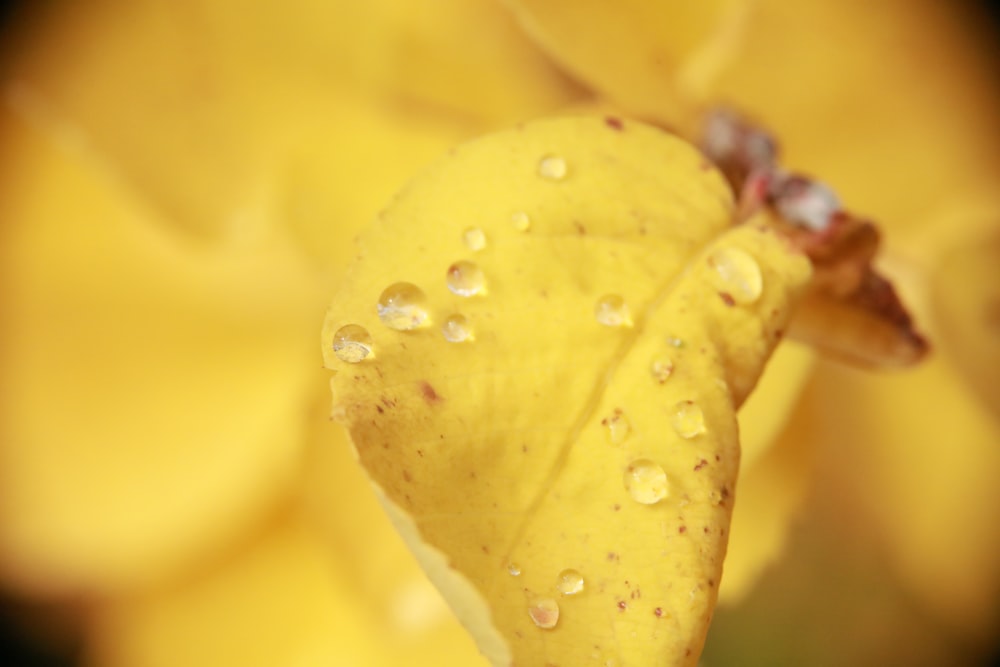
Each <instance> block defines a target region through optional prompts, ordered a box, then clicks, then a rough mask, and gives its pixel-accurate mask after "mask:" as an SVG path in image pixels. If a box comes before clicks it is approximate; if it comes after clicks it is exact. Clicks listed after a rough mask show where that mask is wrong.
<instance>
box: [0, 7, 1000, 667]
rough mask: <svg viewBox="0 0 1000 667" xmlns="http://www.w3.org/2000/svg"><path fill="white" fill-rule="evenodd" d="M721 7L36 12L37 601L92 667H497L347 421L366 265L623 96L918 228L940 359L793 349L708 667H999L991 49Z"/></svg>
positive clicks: (890, 236) (11, 64)
mask: <svg viewBox="0 0 1000 667" xmlns="http://www.w3.org/2000/svg"><path fill="white" fill-rule="evenodd" d="M689 4H691V3H679V2H678V3H659V4H654V3H643V2H639V1H636V2H614V1H611V0H608V1H606V2H599V1H594V2H588V3H558V2H530V1H528V0H523V1H521V0H518V1H513V0H512V1H511V2H510V3H509V6H508V5H501V4H496V3H493V2H487V1H484V0H447V1H446V2H438V3H435V5H434V8H433V9H428V8H427V7H425V6H418V5H417V4H416V3H409V2H406V1H405V0H378V1H376V2H369V3H348V2H339V1H338V2H330V3H325V2H317V1H310V0H295V1H294V2H284V3H271V2H265V1H259V2H257V1H255V2H251V3H236V2H231V1H229V0H226V1H223V2H198V1H197V0H185V1H183V2H165V1H162V2H161V1H158V0H148V1H144V2H139V3H124V2H113V1H111V0H107V1H105V2H96V3H88V5H87V6H81V5H79V4H71V3H66V2H57V3H49V4H48V5H47V6H46V7H45V8H44V9H38V10H35V11H34V13H31V14H26V19H27V20H26V21H25V22H24V23H23V24H22V25H21V26H20V28H19V32H18V33H16V34H14V35H12V36H11V38H10V39H8V53H7V55H6V58H5V60H4V64H5V67H4V70H3V94H4V101H3V110H2V116H0V135H2V137H3V142H4V146H5V151H4V155H3V157H2V159H0V165H2V166H0V169H2V177H0V226H2V227H0V235H2V238H0V271H2V272H3V276H2V278H0V308H2V311H0V360H2V361H0V363H2V368H3V374H4V380H3V383H4V389H3V392H0V577H2V583H3V586H4V588H5V589H6V590H7V591H9V592H10V593H11V594H16V595H20V596H23V597H26V598H30V599H33V600H43V601H46V602H48V603H51V604H52V605H53V606H54V607H55V606H61V607H70V608H72V609H73V610H75V611H77V612H78V613H79V619H80V632H81V633H82V637H83V642H84V646H85V650H84V653H85V661H86V662H87V663H89V664H93V665H102V666H110V667H113V666H115V665H123V666H124V665H130V666H137V667H145V666H147V665H148V666H154V665H177V664H185V665H201V664H205V665H208V664H212V665H218V664H242V665H257V664H259V665H279V664H280V665H313V664H316V665H320V664H355V665H382V664H404V663H405V664H434V665H440V664H455V665H459V664H461V665H467V664H475V663H476V661H477V660H478V658H476V651H475V648H474V647H473V645H472V642H471V640H470V639H469V638H468V637H466V636H465V635H464V633H463V632H462V631H461V629H460V628H459V626H458V624H457V622H456V621H455V619H454V618H453V617H452V616H451V614H450V612H449V611H448V610H447V609H446V607H445V606H444V604H443V603H442V602H441V600H440V598H439V597H438V596H437V593H436V592H435V591H433V589H432V588H430V586H429V584H428V583H427V582H426V580H425V579H424V578H423V575H422V574H421V573H420V571H419V569H418V568H417V566H416V565H415V563H414V561H413V560H412V559H411V557H410V556H409V554H408V552H407V551H406V550H405V548H404V547H403V545H402V543H401V541H400V540H399V538H398V537H397V536H396V534H395V532H394V531H393V530H392V528H391V527H390V525H389V524H388V522H387V520H386V519H385V518H384V517H383V515H382V513H381V509H380V508H379V507H378V506H377V503H376V502H375V500H374V499H373V497H372V495H371V494H370V492H369V489H368V487H367V480H366V479H365V478H364V477H363V475H362V473H361V472H360V470H359V468H358V467H357V466H356V464H355V462H354V461H353V460H352V459H351V455H350V450H349V446H348V445H347V443H346V441H345V438H344V436H343V435H342V434H341V433H340V431H339V430H338V428H337V427H335V426H334V425H332V424H330V423H329V421H328V420H327V419H326V413H327V408H328V404H329V397H328V388H327V386H326V382H325V379H324V378H323V375H322V373H321V372H320V364H321V362H320V359H319V355H318V353H317V351H316V347H317V345H316V341H317V339H318V332H319V328H320V323H321V320H322V315H323V311H324V309H325V307H326V305H327V304H326V300H327V299H328V297H329V295H330V294H331V293H332V292H333V289H334V287H335V286H336V284H337V283H338V282H339V280H340V277H341V274H342V272H343V269H344V267H345V266H346V263H347V261H348V260H349V259H350V258H351V256H352V254H353V246H352V238H353V237H354V235H355V234H356V232H357V231H358V230H359V229H360V228H361V227H362V226H363V225H364V224H365V223H366V222H367V221H368V220H369V219H370V218H371V217H372V216H373V215H375V213H376V212H377V211H378V210H379V208H380V207H381V206H382V205H384V204H385V203H386V201H388V199H389V198H390V197H391V195H392V193H393V192H394V191H395V190H396V189H397V188H398V187H399V186H400V185H401V184H403V183H404V182H405V181H406V180H408V178H409V177H410V176H411V175H413V173H415V172H416V171H417V170H418V169H419V168H420V166H421V165H423V164H424V163H426V162H427V161H428V160H430V159H432V158H433V157H435V156H437V155H439V154H441V153H443V152H445V151H446V150H447V149H448V148H449V147H451V146H453V145H454V144H456V143H457V142H459V141H461V140H464V139H466V138H469V137H472V136H475V135H478V134H481V133H484V132H486V131H489V130H491V129H493V128H498V127H503V126H507V125H510V124H512V123H515V122H517V121H520V120H524V119H527V118H531V117H534V116H538V115H542V114H546V113H551V112H554V111H556V110H558V109H560V108H564V107H567V106H570V105H580V104H584V103H586V104H589V103H591V97H592V96H594V95H598V96H600V97H602V98H603V99H602V101H601V104H611V105H614V106H616V107H619V108H623V109H624V110H625V111H627V112H631V113H634V114H638V115H641V116H643V117H646V118H651V119H654V120H658V121H661V122H664V123H669V124H672V125H674V126H677V127H679V128H680V129H681V130H684V131H687V130H689V129H690V128H691V127H692V126H693V124H694V121H695V117H696V115H697V112H698V111H700V110H701V108H702V107H703V106H704V105H708V104H714V103H716V102H719V101H723V102H726V103H729V104H731V105H734V106H737V107H739V108H741V109H743V110H745V111H747V112H749V113H751V114H753V115H754V116H756V117H757V118H759V119H760V120H761V121H762V122H764V123H765V124H766V125H767V126H769V127H770V128H771V129H773V130H774V131H775V133H776V134H777V135H778V136H779V138H780V140H781V142H782V145H783V147H784V149H785V161H786V162H787V163H788V164H789V165H790V166H792V167H795V168H800V169H804V170H807V171H809V172H810V173H813V174H815V175H816V176H818V177H820V178H821V179H823V180H824V181H825V182H827V183H829V184H830V185H831V186H832V187H833V188H834V189H835V190H836V191H837V193H838V194H839V195H840V196H841V198H842V200H843V201H844V202H845V203H846V204H847V205H848V206H849V207H850V208H851V209H852V210H854V211H857V212H859V213H862V214H866V215H871V216H872V217H873V218H875V219H876V220H877V221H878V222H879V224H880V225H881V226H882V227H883V228H884V229H885V230H886V243H887V246H888V250H889V262H888V269H889V270H890V271H891V272H892V274H893V275H894V277H895V278H896V279H897V280H898V281H899V285H900V288H901V289H902V290H903V292H904V295H905V296H906V297H908V301H910V302H912V303H914V304H915V307H916V315H917V319H918V321H919V322H920V323H921V324H922V325H923V326H925V327H926V328H927V329H928V332H929V334H930V337H931V338H932V340H934V341H935V343H936V351H935V354H934V356H933V357H932V359H931V360H930V361H928V362H927V363H925V364H924V365H923V366H921V367H920V368H917V369H916V370H913V371H908V372H906V373H905V374H899V375H890V376H878V375H872V374H863V373H861V372H858V371H854V370H846V369H844V368H842V367H839V366H837V365H836V364H834V363H832V362H829V361H819V362H815V363H814V362H813V361H812V355H811V353H810V352H807V351H803V350H801V349H797V348H789V349H787V350H784V351H783V352H780V353H779V357H778V358H777V359H776V360H775V363H774V365H773V367H772V369H771V371H770V372H769V373H768V375H766V376H765V378H764V381H763V384H762V386H761V387H760V389H759V392H758V394H757V395H756V396H755V398H753V399H752V400H751V403H750V404H749V405H748V406H747V409H746V410H747V412H748V413H749V414H747V415H745V416H744V425H743V428H744V431H745V433H744V445H745V448H746V451H745V455H744V458H743V471H742V472H743V474H742V478H741V482H740V487H739V492H738V500H737V503H736V509H735V515H734V526H733V534H732V541H731V543H730V554H729V561H728V565H727V567H728V569H727V573H726V578H725V579H724V584H723V590H722V599H723V603H728V604H725V606H724V608H723V609H722V611H720V613H719V614H718V625H717V627H716V629H715V630H714V631H713V635H712V636H711V637H710V641H709V647H708V651H707V654H706V658H707V660H709V661H710V663H711V664H713V665H721V664H748V663H749V664H753V663H754V662H755V661H756V662H759V663H760V664H782V663H784V664H796V663H799V664H801V663H807V664H847V663H850V664H887V663H893V662H896V663H906V664H928V665H929V664H943V663H944V662H946V663H947V664H963V663H965V664H974V662H975V660H976V659H977V658H978V657H979V656H980V655H981V652H982V651H983V650H984V649H985V647H987V646H988V645H989V643H990V642H992V641H994V640H995V637H994V636H992V634H991V633H992V632H993V631H994V630H995V626H996V622H997V618H998V613H1000V608H998V603H997V600H998V599H1000V564H998V561H997V558H996V554H997V553H998V552H1000V544H998V542H1000V532H998V531H997V530H996V529H995V526H996V525H997V524H998V519H1000V516H998V515H1000V490H998V489H1000V487H998V485H997V484H996V478H997V475H998V474H1000V448H998V447H997V445H998V443H1000V417H998V414H1000V406H998V399H997V392H998V388H997V386H998V385H997V377H996V373H995V371H994V372H991V370H990V369H993V368H996V367H997V361H998V335H997V332H998V327H1000V325H998V315H997V308H998V306H997V304H998V303H1000V294H998V290H1000V277H998V276H997V274H996V269H995V267H996V266H997V257H998V253H1000V251H998V248H997V223H998V221H1000V195H998V194H997V192H996V189H995V183H996V182H997V178H998V177H1000V150H998V148H1000V122H998V121H997V118H1000V113H998V111H1000V89H998V87H997V86H996V84H995V81H994V80H993V79H991V78H990V67H991V65H990V64H989V61H988V60H987V55H988V54H987V50H986V47H985V46H984V44H985V42H984V38H983V35H982V33H981V32H979V31H978V30H977V28H976V27H975V25H973V23H972V22H971V20H970V19H969V17H967V16H965V15H963V14H962V13H961V12H960V11H959V10H957V9H955V8H953V7H951V6H950V5H945V4H940V3H934V2H930V1H929V0H920V1H918V2H907V1H904V0H894V1H892V2H883V3H878V6H871V3H843V2H833V1H830V2H827V1H825V0H824V1H820V2H812V3H793V2H789V1H782V0H760V1H758V2H706V3H702V4H699V5H698V8H693V7H694V5H693V4H691V6H690V7H689ZM654 7H655V9H654ZM518 21H521V23H518ZM522 26H523V28H524V29H522ZM559 68H565V71H567V72H569V73H571V74H572V76H573V77H575V80H576V82H574V81H572V80H570V79H569V78H568V77H567V76H566V75H565V74H563V73H561V71H560V69H559ZM793 405H794V410H793V409H792V406H793ZM775 406H778V407H775ZM786 417H787V420H786ZM796 515H798V516H799V517H800V519H799V521H798V523H797V524H795V525H797V528H795V529H794V530H793V531H792V532H789V530H790V526H791V525H792V517H794V516H796ZM770 562H773V563H774V564H772V565H771V567H770V568H769V569H768V570H767V571H766V573H765V574H764V576H763V578H762V579H761V578H760V575H761V572H762V570H764V568H765V567H767V565H768V563H770ZM868 605H870V610H869V611H868V612H866V611H865V608H866V606H868ZM791 610H794V611H791ZM872 610H874V611H872ZM875 611H877V612H878V615H876V614H875ZM885 614H889V615H895V618H896V619H898V620H896V621H894V622H893V623H891V624H889V625H888V626H885V627H884V626H883V625H882V623H883V620H882V619H883V618H884V615H885ZM801 618H805V619H807V620H808V621H809V625H810V627H812V628H818V629H813V630H810V631H808V632H803V631H801V628H800V627H798V626H797V625H793V624H796V623H801V621H797V619H801ZM776 625H778V626H781V627H779V628H778V629H775V626H776ZM880 628H881V629H880ZM831 636H834V637H835V639H830V637H831Z"/></svg>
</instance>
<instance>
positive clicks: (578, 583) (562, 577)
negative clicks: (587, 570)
mask: <svg viewBox="0 0 1000 667" xmlns="http://www.w3.org/2000/svg"><path fill="white" fill-rule="evenodd" d="M556 588H557V589H559V592H560V593H562V594H563V595H576V594H577V593H579V592H580V591H582V590H583V575H582V574H580V573H579V572H577V571H576V570H573V569H567V570H563V571H562V572H560V573H559V581H558V582H556Z"/></svg>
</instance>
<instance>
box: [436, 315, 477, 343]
mask: <svg viewBox="0 0 1000 667" xmlns="http://www.w3.org/2000/svg"><path fill="white" fill-rule="evenodd" d="M441 335H442V336H444V339H445V340H446V341H448V342H449V343H464V342H465V341H470V340H473V338H475V336H474V335H473V331H472V325H471V324H470V323H469V320H468V318H466V317H465V315H461V314H455V315H449V316H448V317H447V318H446V319H445V321H444V322H442V323H441Z"/></svg>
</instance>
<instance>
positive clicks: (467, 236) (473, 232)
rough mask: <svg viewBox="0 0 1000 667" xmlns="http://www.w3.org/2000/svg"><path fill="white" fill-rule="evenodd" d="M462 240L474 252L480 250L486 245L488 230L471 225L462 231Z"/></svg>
mask: <svg viewBox="0 0 1000 667" xmlns="http://www.w3.org/2000/svg"><path fill="white" fill-rule="evenodd" d="M462 242H463V243H464V244H465V247H466V248H468V249H469V250H471V251H472V252H478V251H480V250H482V249H483V248H485V247H486V232H484V231H483V230H481V229H479V228H478V227H469V228H468V229H466V230H465V231H464V232H462Z"/></svg>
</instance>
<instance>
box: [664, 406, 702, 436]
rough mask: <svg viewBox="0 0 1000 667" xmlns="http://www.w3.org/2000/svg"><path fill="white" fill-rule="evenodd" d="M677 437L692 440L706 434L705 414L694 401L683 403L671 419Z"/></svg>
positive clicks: (675, 409)
mask: <svg viewBox="0 0 1000 667" xmlns="http://www.w3.org/2000/svg"><path fill="white" fill-rule="evenodd" d="M670 423H671V424H672V425H673V427H674V431H676V432H677V435H679V436H681V437H682V438H685V439H691V438H694V437H696V436H698V435H701V434H702V433H704V432H705V414H704V413H703V412H702V411H701V408H699V407H698V405H697V404H696V403H695V402H694V401H681V402H680V403H678V404H677V405H676V406H674V414H673V415H672V416H671V418H670Z"/></svg>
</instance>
